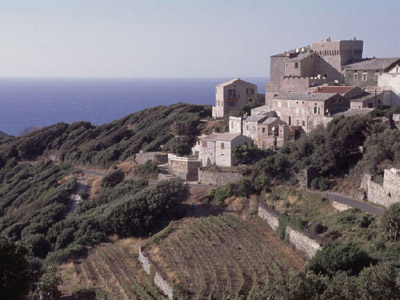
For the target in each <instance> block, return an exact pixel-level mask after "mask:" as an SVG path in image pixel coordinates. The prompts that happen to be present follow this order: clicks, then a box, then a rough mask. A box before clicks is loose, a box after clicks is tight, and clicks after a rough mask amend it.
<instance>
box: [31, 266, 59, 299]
mask: <svg viewBox="0 0 400 300" xmlns="http://www.w3.org/2000/svg"><path fill="white" fill-rule="evenodd" d="M60 284H61V277H60V275H58V274H57V272H56V268H55V267H53V266H50V267H49V268H48V269H47V270H46V273H44V275H43V276H42V277H41V278H40V280H39V282H38V283H37V284H36V289H35V291H34V293H33V299H34V300H59V299H61V292H60V291H59V290H58V286H59V285H60Z"/></svg>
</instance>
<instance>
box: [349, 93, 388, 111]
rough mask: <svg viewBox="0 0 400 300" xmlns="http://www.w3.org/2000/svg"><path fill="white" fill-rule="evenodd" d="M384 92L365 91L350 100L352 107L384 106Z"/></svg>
mask: <svg viewBox="0 0 400 300" xmlns="http://www.w3.org/2000/svg"><path fill="white" fill-rule="evenodd" d="M383 95H384V94H383V92H373V93H368V92H363V93H362V94H360V95H358V96H357V97H353V98H352V99H351V100H350V108H375V107H382V106H383Z"/></svg>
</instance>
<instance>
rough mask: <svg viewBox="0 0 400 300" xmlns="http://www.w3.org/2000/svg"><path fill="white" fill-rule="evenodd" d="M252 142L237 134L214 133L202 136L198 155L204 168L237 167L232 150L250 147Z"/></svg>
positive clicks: (198, 143) (198, 145) (198, 146)
mask: <svg viewBox="0 0 400 300" xmlns="http://www.w3.org/2000/svg"><path fill="white" fill-rule="evenodd" d="M250 144H252V140H251V139H250V138H248V137H246V136H244V135H240V134H237V133H213V134H210V135H207V136H202V137H200V138H199V141H198V142H197V145H196V146H195V147H197V149H199V152H198V155H199V157H198V158H199V159H200V160H201V165H202V166H203V167H205V166H209V165H217V166H223V167H231V166H234V165H236V159H235V157H233V155H232V150H233V148H234V147H236V146H240V145H250Z"/></svg>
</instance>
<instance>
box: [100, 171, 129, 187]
mask: <svg viewBox="0 0 400 300" xmlns="http://www.w3.org/2000/svg"><path fill="white" fill-rule="evenodd" d="M124 178H125V173H124V172H123V171H121V170H115V171H111V172H110V173H108V174H107V175H106V176H104V178H103V180H102V182H101V185H102V186H103V187H114V186H116V185H117V184H118V183H120V182H121V181H123V180H124Z"/></svg>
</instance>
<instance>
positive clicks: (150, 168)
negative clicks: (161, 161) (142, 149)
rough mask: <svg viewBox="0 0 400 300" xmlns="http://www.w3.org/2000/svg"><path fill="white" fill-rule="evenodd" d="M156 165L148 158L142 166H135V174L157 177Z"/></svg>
mask: <svg viewBox="0 0 400 300" xmlns="http://www.w3.org/2000/svg"><path fill="white" fill-rule="evenodd" d="M159 171H160V170H159V169H158V166H157V165H156V164H155V163H153V162H152V161H151V160H148V161H146V162H145V163H144V165H142V166H138V167H136V168H135V171H134V172H135V175H137V176H144V177H157V175H158V173H159Z"/></svg>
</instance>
